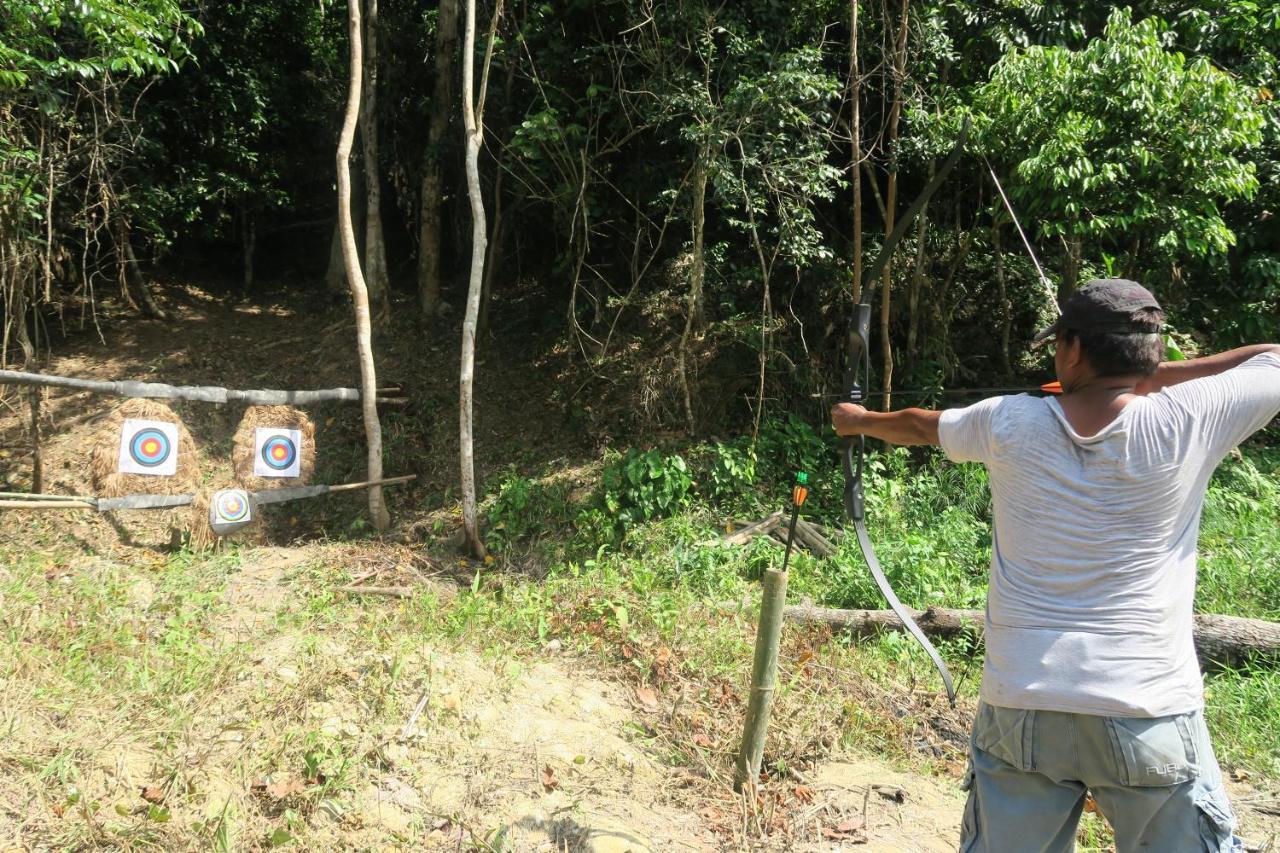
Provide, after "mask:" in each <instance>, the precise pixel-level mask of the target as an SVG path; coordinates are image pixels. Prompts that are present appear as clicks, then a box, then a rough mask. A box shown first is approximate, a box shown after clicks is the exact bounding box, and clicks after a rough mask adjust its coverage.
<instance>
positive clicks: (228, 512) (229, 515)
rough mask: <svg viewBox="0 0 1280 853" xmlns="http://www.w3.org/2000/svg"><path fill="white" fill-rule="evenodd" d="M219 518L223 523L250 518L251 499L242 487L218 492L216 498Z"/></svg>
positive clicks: (215, 502) (232, 522)
mask: <svg viewBox="0 0 1280 853" xmlns="http://www.w3.org/2000/svg"><path fill="white" fill-rule="evenodd" d="M214 504H215V508H216V510H217V518H218V521H220V522H221V523H223V524H235V523H237V522H241V521H248V520H249V499H248V496H247V495H246V494H245V493H244V492H243V491H241V490H240V489H227V490H226V491H222V492H218V494H217V496H216V497H215V498H214Z"/></svg>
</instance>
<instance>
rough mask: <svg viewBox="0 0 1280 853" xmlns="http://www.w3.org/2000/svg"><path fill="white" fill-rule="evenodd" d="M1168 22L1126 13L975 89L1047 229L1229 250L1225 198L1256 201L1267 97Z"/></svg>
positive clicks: (990, 134) (1031, 208)
mask: <svg viewBox="0 0 1280 853" xmlns="http://www.w3.org/2000/svg"><path fill="white" fill-rule="evenodd" d="M1168 45H1169V38H1168V34H1167V27H1166V25H1165V24H1164V23H1163V22H1162V21H1160V20H1159V19H1157V18H1147V19H1146V20H1142V21H1137V22H1133V21H1132V20H1131V14H1130V12H1129V11H1128V10H1116V11H1115V12H1113V13H1112V15H1111V17H1110V19H1109V20H1108V22H1107V26H1106V30H1105V33H1104V35H1103V37H1102V38H1098V39H1094V40H1092V41H1090V42H1089V43H1088V44H1087V45H1086V46H1085V47H1083V48H1082V49H1080V50H1068V49H1066V48H1060V47H1031V48H1027V49H1025V50H1015V51H1012V52H1010V53H1009V54H1008V55H1007V56H1005V57H1004V58H1003V59H1002V60H1001V61H1000V62H999V63H998V64H997V65H996V67H995V68H994V69H993V70H992V75H991V80H990V82H988V83H987V84H986V85H984V86H983V87H981V88H980V89H979V90H978V91H977V93H976V96H975V100H974V104H975V107H976V108H977V109H978V110H979V111H981V113H983V116H982V118H983V124H984V128H983V134H982V136H983V145H984V146H985V147H986V148H987V150H988V151H990V152H991V153H992V154H993V155H999V156H1003V157H1005V158H1010V157H1012V158H1013V162H1014V163H1015V165H1016V169H1017V174H1018V176H1019V178H1020V179H1021V183H1020V184H1018V185H1017V186H1015V187H1013V188H1012V191H1013V192H1014V194H1015V197H1016V198H1017V199H1018V201H1019V202H1020V203H1021V205H1022V206H1023V208H1024V209H1025V210H1026V211H1027V212H1028V215H1030V216H1033V217H1035V218H1038V219H1039V220H1041V223H1042V228H1043V229H1044V231H1045V233H1047V234H1050V235H1063V236H1067V237H1073V238H1074V237H1081V238H1086V237H1087V238H1089V239H1090V241H1091V246H1092V245H1096V246H1097V247H1120V248H1122V249H1125V250H1133V249H1134V247H1135V246H1136V245H1138V243H1139V242H1140V241H1144V240H1145V241H1146V242H1147V243H1148V244H1150V245H1154V246H1158V247H1159V248H1160V249H1161V250H1163V251H1164V252H1165V253H1166V254H1167V255H1168V256H1171V257H1175V258H1177V257H1184V256H1199V255H1206V254H1210V253H1222V252H1225V251H1226V250H1227V249H1228V248H1229V247H1230V246H1231V245H1232V244H1233V243H1234V242H1235V236H1234V234H1233V233H1232V232H1231V230H1230V228H1229V227H1228V226H1227V224H1226V222H1225V221H1224V219H1223V216H1222V213H1221V210H1220V208H1219V204H1220V203H1223V202H1230V201H1233V200H1236V199H1243V198H1248V197H1249V196H1250V195H1251V194H1253V193H1254V192H1255V190H1256V189H1257V186H1258V180H1257V176H1256V167H1255V166H1254V165H1253V164H1252V163H1247V162H1242V161H1241V160H1240V159H1239V158H1238V156H1237V155H1238V154H1239V153H1240V152H1241V151H1242V150H1243V149H1247V148H1249V147H1251V146H1255V145H1257V144H1258V143H1259V142H1260V141H1261V139H1262V136H1261V132H1260V131H1261V128H1262V116H1261V114H1260V113H1259V111H1258V109H1257V108H1256V107H1255V106H1254V103H1253V100H1254V99H1253V93H1252V92H1250V91H1249V90H1248V89H1246V88H1245V87H1243V86H1241V85H1240V84H1238V83H1237V82H1236V81H1234V80H1233V79H1232V78H1231V76H1230V75H1229V74H1227V73H1224V72H1223V71H1221V70H1220V69H1218V68H1216V67H1214V65H1213V63H1212V62H1210V61H1209V60H1208V59H1207V58H1204V57H1199V58H1191V59H1188V58H1187V57H1186V56H1184V55H1183V54H1181V53H1178V52H1175V51H1173V50H1170V49H1169V47H1168Z"/></svg>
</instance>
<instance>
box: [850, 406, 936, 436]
mask: <svg viewBox="0 0 1280 853" xmlns="http://www.w3.org/2000/svg"><path fill="white" fill-rule="evenodd" d="M941 417H942V412H934V411H930V410H928V409H899V410H897V411H896V412H871V411H868V410H867V409H865V408H864V407H862V406H859V405H856V404H854V403H840V404H838V405H836V406H833V407H832V408H831V425H832V426H833V427H835V430H836V434H837V435H842V436H849V435H869V436H871V437H872V438H878V439H880V440H881V441H887V442H889V443H890V444H934V445H936V444H938V443H939V441H938V421H939V419H940V418H941Z"/></svg>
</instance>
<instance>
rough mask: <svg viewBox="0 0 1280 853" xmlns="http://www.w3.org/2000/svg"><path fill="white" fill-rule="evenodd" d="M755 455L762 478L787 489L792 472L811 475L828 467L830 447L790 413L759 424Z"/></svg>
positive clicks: (830, 457) (809, 427) (800, 418)
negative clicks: (758, 460)
mask: <svg viewBox="0 0 1280 853" xmlns="http://www.w3.org/2000/svg"><path fill="white" fill-rule="evenodd" d="M756 453H757V454H758V455H759V458H760V470H761V474H762V479H764V480H765V481H767V482H770V483H775V484H779V485H782V486H785V487H786V488H788V489H789V488H790V484H791V481H792V479H793V478H794V477H795V472H796V471H807V472H809V473H810V474H813V473H815V472H819V471H823V470H825V469H827V468H829V467H830V466H831V464H832V455H831V444H829V443H828V441H827V440H825V439H824V438H823V437H822V436H820V435H818V433H817V432H816V431H815V430H814V428H813V427H812V426H811V425H810V424H809V422H808V421H806V420H805V419H804V418H802V417H800V416H799V415H797V414H795V413H794V412H788V413H787V414H786V415H785V416H783V417H779V418H770V419H769V420H766V421H765V422H764V424H762V425H761V427H760V439H759V442H758V443H757V446H756Z"/></svg>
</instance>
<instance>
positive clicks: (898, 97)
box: [880, 0, 908, 412]
mask: <svg viewBox="0 0 1280 853" xmlns="http://www.w3.org/2000/svg"><path fill="white" fill-rule="evenodd" d="M907 14H908V6H907V0H902V22H901V24H900V25H899V28H898V41H897V45H896V46H895V49H894V54H893V103H892V104H891V105H890V107H889V183H888V188H887V189H886V191H885V200H884V207H885V217H884V236H885V239H888V237H889V235H890V234H892V233H893V227H894V225H895V219H896V218H897V212H898V211H897V207H898V122H899V120H900V119H901V118H902V86H903V83H904V78H905V77H906V73H907ZM892 270H893V262H892V259H890V260H889V263H886V264H885V265H884V272H883V273H881V275H880V353H881V364H882V367H881V373H882V376H881V382H882V383H883V388H884V411H886V412H887V411H889V410H890V409H892V408H893V344H892V341H890V339H889V316H890V312H889V308H890V301H891V300H890V297H891V293H892V287H893V285H892V281H893V275H892Z"/></svg>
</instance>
